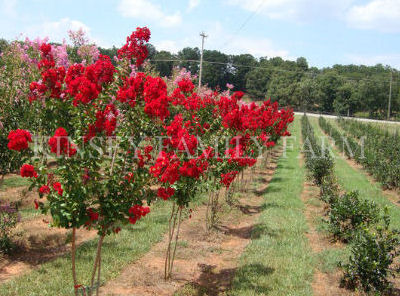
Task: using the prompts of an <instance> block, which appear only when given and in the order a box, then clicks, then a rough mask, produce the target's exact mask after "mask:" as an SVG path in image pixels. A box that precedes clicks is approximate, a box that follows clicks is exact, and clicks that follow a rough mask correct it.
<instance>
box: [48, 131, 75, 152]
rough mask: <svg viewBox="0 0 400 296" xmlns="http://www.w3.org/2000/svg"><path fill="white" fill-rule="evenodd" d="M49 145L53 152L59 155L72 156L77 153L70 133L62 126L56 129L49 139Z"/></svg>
mask: <svg viewBox="0 0 400 296" xmlns="http://www.w3.org/2000/svg"><path fill="white" fill-rule="evenodd" d="M49 146H50V148H51V152H52V153H56V154H57V156H60V155H67V156H69V157H71V156H74V155H75V154H76V149H75V145H74V144H71V143H70V142H69V141H68V133H67V131H66V130H65V129H64V128H62V127H59V128H58V129H56V131H55V133H54V136H53V137H51V138H50V139H49Z"/></svg>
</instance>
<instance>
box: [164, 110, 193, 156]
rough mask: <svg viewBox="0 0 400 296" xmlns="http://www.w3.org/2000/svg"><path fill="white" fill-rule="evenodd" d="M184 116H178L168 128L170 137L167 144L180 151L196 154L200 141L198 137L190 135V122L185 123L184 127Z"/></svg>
mask: <svg viewBox="0 0 400 296" xmlns="http://www.w3.org/2000/svg"><path fill="white" fill-rule="evenodd" d="M183 125H184V124H183V117H182V114H177V115H175V117H174V120H173V121H172V122H171V124H170V125H169V126H166V127H165V129H166V130H167V135H168V136H169V137H170V138H169V139H168V141H167V143H166V144H171V146H172V147H174V148H177V149H178V150H179V151H186V152H189V154H194V153H195V149H196V148H197V145H198V141H197V138H196V136H194V135H191V134H189V132H188V130H187V128H190V127H191V125H190V122H189V121H188V122H186V123H185V126H186V127H187V128H185V127H183Z"/></svg>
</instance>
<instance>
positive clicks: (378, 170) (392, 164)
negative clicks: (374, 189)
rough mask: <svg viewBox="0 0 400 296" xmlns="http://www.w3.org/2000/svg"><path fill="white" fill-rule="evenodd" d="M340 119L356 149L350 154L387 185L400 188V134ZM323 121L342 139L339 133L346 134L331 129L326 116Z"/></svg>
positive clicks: (335, 136) (348, 140) (327, 127)
mask: <svg viewBox="0 0 400 296" xmlns="http://www.w3.org/2000/svg"><path fill="white" fill-rule="evenodd" d="M324 121H325V122H324ZM338 122H339V125H340V126H341V127H342V128H343V129H344V130H345V131H346V133H347V134H348V135H349V137H347V138H346V140H347V142H348V143H351V145H350V146H351V147H352V149H353V151H356V152H355V153H354V155H348V156H349V157H352V158H354V159H355V160H356V161H357V162H358V163H360V164H361V165H363V167H364V168H366V169H367V170H368V171H369V172H370V173H371V174H372V175H373V176H374V177H375V179H376V180H377V181H379V182H381V183H382V185H383V186H384V187H387V188H400V136H399V135H398V134H397V133H396V134H392V133H390V132H389V131H388V130H382V129H380V128H378V127H376V126H374V125H372V124H368V123H364V122H360V121H356V120H351V119H339V120H338ZM320 123H321V127H322V128H324V130H325V131H326V132H328V133H329V134H330V135H331V136H332V137H333V138H334V139H335V140H337V141H339V143H340V139H339V138H338V137H342V138H344V137H343V136H341V135H340V133H339V135H337V132H336V133H335V132H332V129H331V128H329V125H330V124H329V123H328V122H327V121H326V120H325V119H320ZM352 137H354V138H355V139H356V140H357V141H358V143H357V141H355V140H354V139H352ZM339 146H342V145H338V147H339ZM339 148H340V147H339Z"/></svg>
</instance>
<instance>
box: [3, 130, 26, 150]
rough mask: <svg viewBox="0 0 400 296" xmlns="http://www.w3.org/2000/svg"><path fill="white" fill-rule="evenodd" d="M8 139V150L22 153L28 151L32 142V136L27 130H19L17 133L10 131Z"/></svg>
mask: <svg viewBox="0 0 400 296" xmlns="http://www.w3.org/2000/svg"><path fill="white" fill-rule="evenodd" d="M7 139H8V140H9V142H8V145H7V147H8V149H10V150H15V151H21V150H25V149H28V142H32V136H31V134H30V133H29V132H28V131H27V130H23V129H17V130H15V131H10V133H9V134H8V137H7Z"/></svg>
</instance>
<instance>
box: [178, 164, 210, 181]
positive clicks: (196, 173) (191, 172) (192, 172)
mask: <svg viewBox="0 0 400 296" xmlns="http://www.w3.org/2000/svg"><path fill="white" fill-rule="evenodd" d="M207 168H208V162H207V161H204V160H203V161H201V160H199V159H190V160H188V161H185V162H184V163H183V164H182V166H181V167H180V168H179V173H180V174H181V176H184V177H190V178H195V179H198V178H199V177H200V175H201V174H203V173H204V172H205V171H206V170H207Z"/></svg>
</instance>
